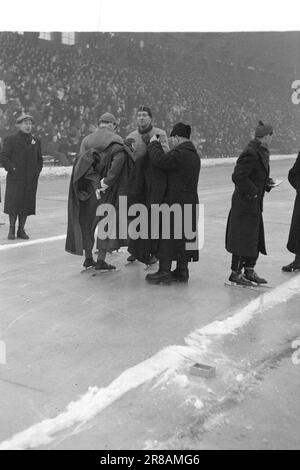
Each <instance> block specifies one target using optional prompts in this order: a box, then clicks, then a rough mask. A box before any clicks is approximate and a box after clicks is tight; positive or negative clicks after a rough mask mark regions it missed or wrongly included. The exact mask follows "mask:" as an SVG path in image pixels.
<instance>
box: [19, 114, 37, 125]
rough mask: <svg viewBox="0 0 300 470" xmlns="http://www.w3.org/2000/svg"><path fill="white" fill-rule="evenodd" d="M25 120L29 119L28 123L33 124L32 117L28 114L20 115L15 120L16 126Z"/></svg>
mask: <svg viewBox="0 0 300 470" xmlns="http://www.w3.org/2000/svg"><path fill="white" fill-rule="evenodd" d="M25 119H30V121H31V122H33V117H32V116H31V115H30V114H21V115H20V116H19V117H18V118H17V120H16V124H21V122H23V121H25Z"/></svg>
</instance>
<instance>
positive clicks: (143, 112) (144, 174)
mask: <svg viewBox="0 0 300 470" xmlns="http://www.w3.org/2000/svg"><path fill="white" fill-rule="evenodd" d="M137 125H138V126H137V129H136V130H134V131H132V132H131V133H130V134H129V135H128V136H127V137H126V142H128V143H130V145H132V148H133V157H134V159H135V163H136V164H135V169H134V175H133V187H132V192H135V196H134V195H133V198H134V197H136V199H137V200H140V199H139V198H140V194H141V193H143V196H142V198H143V203H145V204H146V205H148V201H149V200H150V199H151V194H150V193H151V191H152V184H151V175H152V172H151V171H150V166H151V164H150V162H149V155H148V153H147V144H148V143H149V141H150V139H151V137H153V136H154V135H156V136H159V141H160V143H161V146H162V149H163V151H164V152H168V151H169V150H170V148H169V144H168V138H167V134H166V133H165V131H163V130H162V129H159V128H158V127H155V126H153V124H152V112H151V110H150V108H149V107H148V106H140V107H139V108H138V111H137ZM138 193H139V195H138ZM133 245H134V251H137V252H139V251H141V252H145V250H144V248H145V246H144V241H142V240H139V241H137V242H136V243H134V244H133ZM146 258H147V261H145V262H146V263H147V264H155V263H156V261H157V260H156V257H155V256H154V255H153V253H152V255H151V254H150V256H147V257H145V260H146ZM135 259H136V257H135V256H134V255H133V254H131V255H130V256H129V257H128V259H127V260H128V261H135Z"/></svg>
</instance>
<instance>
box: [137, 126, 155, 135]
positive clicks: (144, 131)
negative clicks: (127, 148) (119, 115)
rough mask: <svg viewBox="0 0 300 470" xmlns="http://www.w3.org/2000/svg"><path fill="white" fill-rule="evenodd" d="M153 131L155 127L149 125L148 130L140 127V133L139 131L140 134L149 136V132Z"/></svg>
mask: <svg viewBox="0 0 300 470" xmlns="http://www.w3.org/2000/svg"><path fill="white" fill-rule="evenodd" d="M151 129H153V126H152V124H149V126H148V127H146V129H141V128H140V127H138V131H139V134H142V135H143V134H147V133H148V132H150V131H151Z"/></svg>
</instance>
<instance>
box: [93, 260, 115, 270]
mask: <svg viewBox="0 0 300 470" xmlns="http://www.w3.org/2000/svg"><path fill="white" fill-rule="evenodd" d="M112 269H116V266H114V265H113V264H108V263H107V262H106V261H103V260H97V263H96V264H95V270H96V271H111V270H112Z"/></svg>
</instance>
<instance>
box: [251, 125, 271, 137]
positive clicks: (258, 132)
mask: <svg viewBox="0 0 300 470" xmlns="http://www.w3.org/2000/svg"><path fill="white" fill-rule="evenodd" d="M272 134H273V127H272V126H271V124H264V123H263V122H262V121H259V123H258V126H257V127H256V129H255V137H260V138H262V137H265V135H272Z"/></svg>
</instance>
